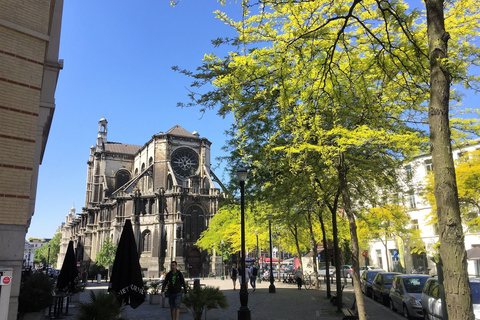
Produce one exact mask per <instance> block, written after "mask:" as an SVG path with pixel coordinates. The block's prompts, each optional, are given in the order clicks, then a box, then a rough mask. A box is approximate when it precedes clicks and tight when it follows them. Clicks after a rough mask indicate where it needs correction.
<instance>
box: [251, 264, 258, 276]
mask: <svg viewBox="0 0 480 320" xmlns="http://www.w3.org/2000/svg"><path fill="white" fill-rule="evenodd" d="M257 274H258V271H257V267H255V266H252V275H253V276H254V277H256V276H257Z"/></svg>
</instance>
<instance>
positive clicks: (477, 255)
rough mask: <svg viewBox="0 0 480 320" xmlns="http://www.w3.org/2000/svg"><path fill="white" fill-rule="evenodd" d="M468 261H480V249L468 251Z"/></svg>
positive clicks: (475, 248)
mask: <svg viewBox="0 0 480 320" xmlns="http://www.w3.org/2000/svg"><path fill="white" fill-rule="evenodd" d="M467 259H468V260H480V247H473V248H472V249H468V250H467Z"/></svg>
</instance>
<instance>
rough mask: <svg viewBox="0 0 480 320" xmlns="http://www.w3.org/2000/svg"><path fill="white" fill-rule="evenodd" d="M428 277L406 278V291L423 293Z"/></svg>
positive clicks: (404, 282) (404, 281)
mask: <svg viewBox="0 0 480 320" xmlns="http://www.w3.org/2000/svg"><path fill="white" fill-rule="evenodd" d="M427 279H428V278H426V277H421V278H405V279H403V285H404V286H405V291H407V292H408V293H422V290H423V287H424V286H425V282H427Z"/></svg>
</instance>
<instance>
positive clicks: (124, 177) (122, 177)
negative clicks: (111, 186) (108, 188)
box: [115, 170, 130, 190]
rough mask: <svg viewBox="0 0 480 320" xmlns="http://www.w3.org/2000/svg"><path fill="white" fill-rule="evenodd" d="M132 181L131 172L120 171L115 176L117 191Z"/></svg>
mask: <svg viewBox="0 0 480 320" xmlns="http://www.w3.org/2000/svg"><path fill="white" fill-rule="evenodd" d="M129 180H130V172H128V171H126V170H119V171H118V172H117V174H116V175H115V190H116V189H118V188H120V187H121V186H123V185H124V184H125V183H127V182H128V181H129Z"/></svg>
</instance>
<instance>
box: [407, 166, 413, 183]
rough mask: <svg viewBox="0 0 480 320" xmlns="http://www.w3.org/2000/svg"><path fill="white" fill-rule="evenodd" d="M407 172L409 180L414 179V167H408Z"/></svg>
mask: <svg viewBox="0 0 480 320" xmlns="http://www.w3.org/2000/svg"><path fill="white" fill-rule="evenodd" d="M405 171H406V173H407V180H412V177H413V174H412V166H406V167H405Z"/></svg>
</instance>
